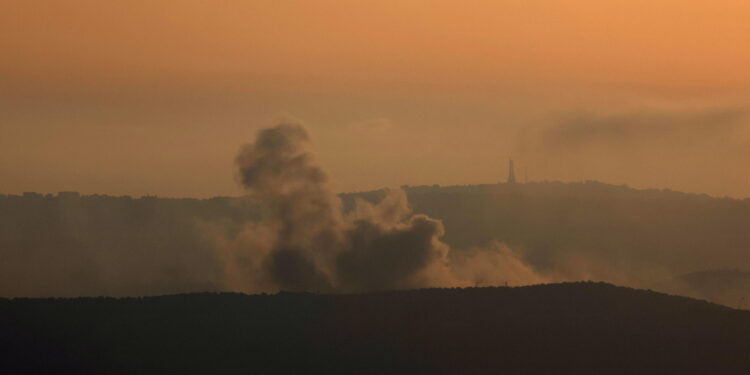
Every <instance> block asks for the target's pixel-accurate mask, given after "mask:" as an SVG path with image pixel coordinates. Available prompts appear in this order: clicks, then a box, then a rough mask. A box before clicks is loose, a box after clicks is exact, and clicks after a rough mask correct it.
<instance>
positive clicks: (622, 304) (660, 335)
mask: <svg viewBox="0 0 750 375" xmlns="http://www.w3.org/2000/svg"><path fill="white" fill-rule="evenodd" d="M0 345H2V351H1V352H0V353H2V354H0V356H1V357H2V358H0V373H7V374H10V373H13V374H20V373H29V374H31V373H35V374H36V373H62V371H68V372H69V371H77V372H79V373H154V374H156V373H159V374H163V373H203V374H205V373H300V372H302V371H305V372H311V371H313V372H316V373H394V372H402V373H403V372H409V373H427V372H430V373H455V374H470V373H506V374H550V373H554V374H568V373H570V374H581V373H591V374H594V373H595V374H626V373H627V374H635V373H638V374H643V373H652V374H657V373H658V374H664V373H675V374H678V373H679V374H693V373H695V374H716V373H747V372H748V371H750V356H748V348H749V347H750V312H748V311H741V310H733V309H730V308H727V307H723V306H719V305H714V304H711V303H707V302H703V301H698V300H692V299H688V298H683V297H675V296H669V295H665V294H660V293H655V292H651V291H644V290H635V289H629V288H623V287H616V286H613V285H610V284H604V283H566V284H551V285H538V286H529V287H516V288H470V289H428V290H417V291H402V292H382V293H371V294H363V295H316V294H291V293H280V294H276V295H252V296H248V295H241V294H213V293H202V294H186V295H174V296H163V297H146V298H123V299H114V298H80V299H13V300H8V299H3V300H0Z"/></svg>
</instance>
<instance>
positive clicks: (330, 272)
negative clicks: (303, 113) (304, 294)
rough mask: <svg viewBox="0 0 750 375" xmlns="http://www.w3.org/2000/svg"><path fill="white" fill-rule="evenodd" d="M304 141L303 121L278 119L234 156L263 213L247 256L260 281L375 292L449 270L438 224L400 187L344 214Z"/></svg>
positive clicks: (426, 281)
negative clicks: (413, 206) (417, 210)
mask: <svg viewBox="0 0 750 375" xmlns="http://www.w3.org/2000/svg"><path fill="white" fill-rule="evenodd" d="M309 143H310V142H309V137H308V135H307V133H306V131H305V129H304V128H303V127H302V126H300V125H298V124H282V125H278V126H276V127H273V128H269V129H264V130H261V131H260V132H259V133H258V137H257V139H256V141H255V143H252V144H248V145H245V146H244V147H242V150H241V151H240V154H239V155H238V156H237V160H236V162H237V166H238V167H239V180H240V182H241V183H242V185H243V186H244V187H245V188H246V189H247V190H248V192H249V194H250V197H251V198H252V199H254V200H255V201H257V202H258V203H259V204H260V205H261V206H262V207H263V209H264V211H265V212H266V214H267V218H266V220H264V221H263V223H261V224H259V225H258V226H254V227H252V228H249V229H248V230H249V231H251V232H255V233H254V234H253V235H251V236H250V237H254V238H255V240H256V242H255V243H254V244H252V245H248V246H255V247H256V249H255V250H253V251H252V252H250V253H249V254H255V255H256V256H257V255H262V258H263V259H256V260H255V261H254V262H253V263H254V264H257V265H259V266H260V269H259V270H256V272H257V273H261V274H265V277H266V278H267V279H268V280H266V282H265V283H263V282H261V284H269V283H270V284H271V285H275V286H277V287H278V288H281V289H284V290H332V289H338V290H356V291H359V290H379V289H394V288H408V287H420V286H426V285H430V284H432V283H434V282H435V281H436V280H437V279H440V278H443V277H445V276H446V275H448V274H449V272H448V268H447V267H448V265H447V262H448V258H447V255H448V247H447V246H446V245H445V244H443V243H442V242H441V241H440V237H441V236H442V235H443V232H444V231H443V226H442V223H441V222H440V221H437V220H434V219H431V218H429V217H427V216H424V215H412V214H411V212H410V210H409V208H408V205H407V203H406V197H405V195H404V193H403V192H402V191H399V190H394V191H391V192H390V194H389V196H388V197H387V198H386V199H385V200H383V202H381V203H379V204H377V205H372V204H369V203H366V202H364V201H360V202H358V203H357V207H356V208H355V210H353V212H351V213H349V214H345V213H344V212H343V210H342V206H341V202H340V200H339V198H338V196H337V195H336V194H335V193H334V192H333V191H332V190H331V188H330V186H329V184H328V177H327V175H326V173H325V172H324V171H323V170H322V169H321V168H320V166H319V165H318V164H317V163H316V161H315V159H314V157H313V155H312V154H311V152H310V151H309ZM260 238H262V240H261V241H258V239H260ZM240 246H241V245H240ZM258 247H263V248H265V249H264V250H262V251H258V250H259V249H257V248H258ZM249 256H250V257H253V255H249ZM240 272H242V271H241V270H240Z"/></svg>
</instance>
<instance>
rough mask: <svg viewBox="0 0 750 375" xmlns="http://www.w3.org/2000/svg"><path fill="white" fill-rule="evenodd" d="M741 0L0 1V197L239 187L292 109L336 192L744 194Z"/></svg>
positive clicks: (747, 40)
mask: <svg viewBox="0 0 750 375" xmlns="http://www.w3.org/2000/svg"><path fill="white" fill-rule="evenodd" d="M748 20H750V2H747V1H746V0H737V1H731V0H712V1H691V0H650V1H637V0H627V1H626V0H608V1H601V0H564V1H563V0H560V1H556V0H547V1H541V0H539V1H537V0H518V1H503V0H486V1H483V0H472V1H438V0H433V1H417V0H398V1H388V0H379V1H327V0H315V1H283V0H273V1H270V0H269V1H239V0H237V1H218V0H217V1H175V0H148V1H146V0H144V1H136V0H129V1H100V0H97V1H93V0H92V1H76V0H66V1H34V0H19V1H12V0H0V193H20V192H23V191H39V192H45V193H46V192H57V191H60V190H78V191H80V192H82V193H103V194H118V195H119V194H130V195H135V196H138V195H142V194H158V195H165V196H195V197H207V196H214V195H237V194H240V193H241V190H240V188H239V187H238V184H237V182H236V181H235V180H234V176H233V173H234V170H235V168H234V166H233V164H232V163H233V159H234V156H235V155H236V154H237V151H238V149H239V147H240V145H241V144H242V143H244V142H247V141H250V140H251V139H252V137H253V136H254V134H255V132H256V131H257V130H258V129H259V128H262V127H267V126H269V125H272V124H273V123H274V122H276V121H278V120H279V119H284V118H295V119H299V120H301V121H303V122H304V123H305V124H306V127H307V128H308V129H309V131H310V132H311V134H312V137H313V141H314V144H315V146H316V148H317V154H318V155H319V157H320V158H321V162H322V164H324V165H325V166H326V169H327V170H329V171H330V172H331V174H332V175H334V181H335V186H336V189H337V190H339V191H350V190H367V189H376V188H380V187H383V186H394V185H402V184H410V185H418V184H435V183H437V184H442V185H445V184H475V183H494V182H497V181H500V180H503V179H504V178H505V174H506V169H505V168H506V164H507V158H508V157H511V156H512V157H513V158H515V159H516V162H517V165H518V167H519V168H520V169H521V172H520V173H519V177H522V176H523V172H522V171H523V170H525V169H528V176H529V179H531V180H541V179H549V180H554V179H561V180H565V181H574V180H585V179H596V180H602V181H605V182H611V183H618V184H619V183H627V184H630V185H631V186H636V187H653V188H672V189H678V190H686V191H692V192H706V193H709V194H714V195H725V194H728V195H731V196H737V197H747V196H750V168H748V166H750V116H747V115H746V113H747V112H748V111H749V110H750V101H748V100H749V99H750V70H748V67H749V66H750V48H747V46H750V22H748Z"/></svg>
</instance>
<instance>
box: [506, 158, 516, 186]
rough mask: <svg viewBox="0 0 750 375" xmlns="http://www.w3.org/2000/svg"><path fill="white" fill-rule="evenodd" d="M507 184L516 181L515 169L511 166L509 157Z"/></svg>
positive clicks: (511, 160)
mask: <svg viewBox="0 0 750 375" xmlns="http://www.w3.org/2000/svg"><path fill="white" fill-rule="evenodd" d="M507 183H508V184H515V183H516V171H515V168H514V167H513V159H510V161H509V163H508V182H507Z"/></svg>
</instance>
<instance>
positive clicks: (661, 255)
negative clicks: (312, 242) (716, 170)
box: [0, 182, 750, 305]
mask: <svg viewBox="0 0 750 375" xmlns="http://www.w3.org/2000/svg"><path fill="white" fill-rule="evenodd" d="M402 188H403V189H404V190H405V191H406V192H407V194H408V198H409V202H410V204H411V206H412V208H413V209H414V211H415V212H417V213H425V214H428V215H429V216H431V217H434V218H437V219H441V220H442V221H443V223H444V224H445V228H446V234H445V237H444V238H443V240H444V241H445V242H446V243H447V244H449V245H450V246H451V247H452V249H453V251H462V250H468V249H471V248H472V247H480V246H486V245H487V244H489V243H490V242H492V241H499V242H501V243H505V244H507V245H508V246H509V247H510V248H512V249H513V250H514V251H516V252H518V253H519V254H521V255H522V258H523V259H524V261H525V262H526V263H527V264H529V265H530V266H531V267H533V268H534V269H535V270H536V271H537V272H539V273H540V274H541V275H545V276H547V277H549V279H550V280H552V281H555V280H580V279H592V280H607V281H611V282H615V283H620V284H626V285H632V286H639V287H653V288H657V289H658V288H661V289H662V290H672V289H675V290H678V289H679V288H680V287H681V286H684V285H683V284H686V283H685V280H687V279H685V278H684V277H681V275H683V274H689V273H693V272H700V271H708V270H727V269H737V270H750V230H748V223H750V200H747V199H746V200H736V199H730V198H712V197H709V196H707V195H696V194H685V193H679V192H674V191H667V190H636V189H632V188H629V187H627V186H615V185H608V184H603V183H597V182H585V183H559V182H550V183H546V182H544V183H527V184H496V185H474V186H450V187H439V186H419V187H407V186H405V187H402ZM384 195H385V192H384V191H372V192H361V193H347V194H342V195H341V198H342V200H343V202H344V206H345V207H346V208H347V209H351V208H352V207H353V203H354V200H355V199H356V198H363V199H365V200H369V201H378V200H379V199H381V198H382V197H383V196H384ZM261 217H262V213H261V212H260V211H259V210H258V209H257V207H256V206H255V205H253V204H252V203H251V202H249V201H248V200H247V199H243V198H213V199H164V198H155V197H143V198H139V199H133V198H130V197H108V196H100V195H93V196H79V195H78V194H76V193H61V194H59V195H57V196H52V195H46V196H42V195H38V194H33V193H30V194H24V195H23V196H13V195H10V196H5V195H0V252H1V254H0V256H1V257H2V262H0V296H64V295H67V296H77V295H100V294H105V295H153V294H164V293H176V292H189V291H206V290H221V264H220V262H219V260H217V257H216V256H215V254H214V251H213V250H212V248H211V244H210V242H209V241H208V240H207V239H206V238H205V236H204V235H203V234H202V233H201V232H200V231H199V230H197V229H196V228H197V227H196V222H212V223H221V224H222V225H223V227H224V228H226V230H227V231H229V232H231V231H233V230H235V231H236V230H239V228H241V227H242V225H243V224H245V223H248V222H251V221H256V220H259V219H261ZM135 269H137V270H138V271H139V272H138V273H135V272H131V271H132V270H135ZM738 272H743V271H738ZM133 275H137V276H133ZM704 278H705V277H704ZM709 278H710V277H709ZM50 280H55V282H50ZM696 280H697V281H696ZM701 280H702V279H700V278H692V279H689V280H688V281H690V283H696V282H698V283H701V282H702V281H701ZM722 280H729V281H726V283H725V284H722V285H719V286H716V285H713V284H716V281H715V280H712V281H710V283H713V284H712V287H711V288H697V289H695V290H696V293H692V295H694V296H697V297H703V298H709V299H712V300H714V301H719V302H722V303H726V304H729V305H736V304H737V303H738V301H739V300H740V299H741V298H742V293H745V291H746V290H748V289H750V285H746V284H748V283H746V282H745V281H741V282H739V283H740V284H742V285H736V284H737V283H738V281H737V280H748V279H747V278H742V277H740V278H726V277H725V278H723V279H722ZM677 284H680V285H677ZM688 284H689V283H688ZM746 287H748V288H746ZM709 291H710V292H709ZM735 292H736V293H735ZM700 293H703V294H700ZM749 297H750V296H749Z"/></svg>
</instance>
